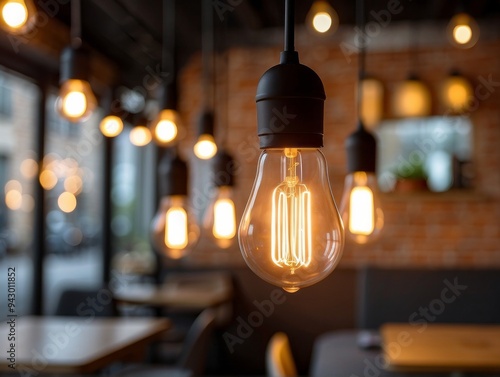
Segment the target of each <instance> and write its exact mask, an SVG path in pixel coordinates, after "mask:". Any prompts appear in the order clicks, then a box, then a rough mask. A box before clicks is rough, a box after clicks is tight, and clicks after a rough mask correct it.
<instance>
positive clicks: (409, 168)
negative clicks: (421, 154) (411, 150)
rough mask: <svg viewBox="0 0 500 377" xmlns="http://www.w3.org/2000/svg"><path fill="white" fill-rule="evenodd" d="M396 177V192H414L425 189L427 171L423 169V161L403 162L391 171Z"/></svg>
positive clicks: (426, 188)
mask: <svg viewBox="0 0 500 377" xmlns="http://www.w3.org/2000/svg"><path fill="white" fill-rule="evenodd" d="M393 174H394V176H395V177H396V185H395V186H394V191H396V192H414V191H427V190H428V189H429V188H428V186H427V173H426V171H425V162H424V161H420V162H418V163H410V162H405V164H400V165H399V166H398V167H397V168H396V169H394V172H393Z"/></svg>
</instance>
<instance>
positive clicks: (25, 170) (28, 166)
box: [20, 158, 38, 179]
mask: <svg viewBox="0 0 500 377" xmlns="http://www.w3.org/2000/svg"><path fill="white" fill-rule="evenodd" d="M20 170H21V174H22V175H23V177H24V178H26V179H31V178H33V177H34V176H36V173H37V172H38V163H37V162H36V161H35V160H33V159H32V158H27V159H25V160H23V162H21V167H20Z"/></svg>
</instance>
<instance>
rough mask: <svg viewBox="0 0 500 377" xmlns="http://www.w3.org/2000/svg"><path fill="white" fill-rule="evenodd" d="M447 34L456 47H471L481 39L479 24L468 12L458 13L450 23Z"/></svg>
mask: <svg viewBox="0 0 500 377" xmlns="http://www.w3.org/2000/svg"><path fill="white" fill-rule="evenodd" d="M447 34H448V39H449V40H450V42H451V43H452V44H453V45H455V46H456V47H460V48H470V47H472V46H474V45H475V44H476V43H477V41H478V39H479V26H478V24H477V22H476V21H475V20H474V18H472V17H471V16H469V15H468V14H467V13H458V14H456V15H455V16H453V17H452V19H451V20H450V22H449V23H448V27H447Z"/></svg>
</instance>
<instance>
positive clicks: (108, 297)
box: [55, 288, 118, 317]
mask: <svg viewBox="0 0 500 377" xmlns="http://www.w3.org/2000/svg"><path fill="white" fill-rule="evenodd" d="M55 315H57V316H69V317H77V316H79V317H89V316H90V317H94V316H95V317H113V316H117V315H118V309H117V307H116V302H115V301H114V299H113V296H112V293H111V291H110V290H109V289H107V288H101V289H78V288H70V289H66V290H64V291H63V292H62V293H61V296H60V297H59V302H58V304H57V308H56V311H55Z"/></svg>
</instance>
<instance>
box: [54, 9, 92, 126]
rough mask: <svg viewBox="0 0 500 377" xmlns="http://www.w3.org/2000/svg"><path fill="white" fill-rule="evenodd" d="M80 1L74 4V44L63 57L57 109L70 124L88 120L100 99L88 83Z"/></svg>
mask: <svg viewBox="0 0 500 377" xmlns="http://www.w3.org/2000/svg"><path fill="white" fill-rule="evenodd" d="M80 6H81V4H80V0H73V1H72V3H71V45H70V46H68V47H66V48H65V49H64V50H63V52H62V54H61V67H60V70H61V75H60V79H59V83H60V85H61V88H60V89H59V98H58V100H57V109H58V111H59V114H61V116H62V117H64V118H66V119H67V120H69V121H70V122H80V121H83V120H85V119H87V118H88V117H89V116H90V115H91V114H92V112H93V111H94V109H95V107H96V106H97V100H96V98H95V96H94V93H93V92H92V88H91V87H90V84H89V82H88V78H87V76H88V72H89V59H88V53H87V52H86V51H85V50H84V49H83V47H82V39H81V27H80V22H81V19H80Z"/></svg>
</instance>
